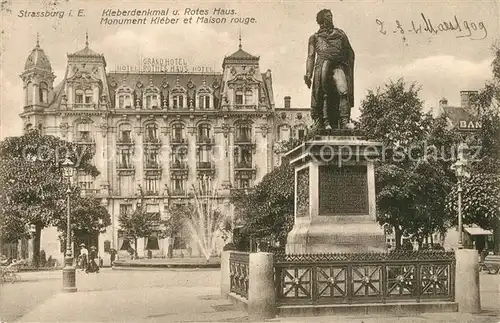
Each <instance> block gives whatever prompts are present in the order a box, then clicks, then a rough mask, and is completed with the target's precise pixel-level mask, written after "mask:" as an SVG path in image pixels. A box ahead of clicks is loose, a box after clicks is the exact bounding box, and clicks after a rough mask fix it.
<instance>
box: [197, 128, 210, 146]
mask: <svg viewBox="0 0 500 323" xmlns="http://www.w3.org/2000/svg"><path fill="white" fill-rule="evenodd" d="M211 130H212V127H211V126H210V125H209V124H208V123H202V124H200V125H199V126H198V140H199V141H200V142H205V141H209V140H210V135H211Z"/></svg>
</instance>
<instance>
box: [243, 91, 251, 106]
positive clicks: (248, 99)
mask: <svg viewBox="0 0 500 323" xmlns="http://www.w3.org/2000/svg"><path fill="white" fill-rule="evenodd" d="M244 104H253V92H252V90H246V91H245V103H244Z"/></svg>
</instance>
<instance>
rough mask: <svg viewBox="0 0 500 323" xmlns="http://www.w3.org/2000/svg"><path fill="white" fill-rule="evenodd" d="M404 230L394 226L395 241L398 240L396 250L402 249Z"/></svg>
mask: <svg viewBox="0 0 500 323" xmlns="http://www.w3.org/2000/svg"><path fill="white" fill-rule="evenodd" d="M402 233H403V232H402V230H401V229H400V228H399V227H397V226H394V239H395V240H396V250H400V249H401V235H402Z"/></svg>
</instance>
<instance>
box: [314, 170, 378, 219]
mask: <svg viewBox="0 0 500 323" xmlns="http://www.w3.org/2000/svg"><path fill="white" fill-rule="evenodd" d="M368 212H369V210H368V182H367V171H366V166H364V165H357V166H348V165H343V166H342V167H338V166H337V165H323V166H320V167H319V215H366V214H368Z"/></svg>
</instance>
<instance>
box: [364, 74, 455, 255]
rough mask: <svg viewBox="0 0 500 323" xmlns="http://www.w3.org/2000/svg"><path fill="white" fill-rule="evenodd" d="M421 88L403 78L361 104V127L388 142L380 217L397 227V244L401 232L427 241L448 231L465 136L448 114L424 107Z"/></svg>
mask: <svg viewBox="0 0 500 323" xmlns="http://www.w3.org/2000/svg"><path fill="white" fill-rule="evenodd" d="M419 91H420V88H419V87H417V85H416V84H410V85H409V86H407V84H406V83H405V82H404V80H403V79H399V80H398V81H396V82H393V81H390V82H389V83H388V84H386V85H385V87H384V88H383V89H381V88H377V89H376V90H375V91H369V92H368V95H367V96H366V98H365V99H364V100H363V102H362V105H361V117H360V122H359V128H360V129H362V130H363V131H364V132H365V134H366V135H367V137H368V138H369V139H373V140H378V141H381V142H383V144H384V153H383V156H382V159H381V160H379V161H378V162H377V163H376V175H375V186H376V191H377V220H378V222H379V223H380V224H381V225H384V224H386V223H387V224H389V225H391V226H392V227H393V228H394V232H395V235H396V248H400V247H401V245H400V244H401V236H402V235H411V236H413V237H414V238H416V239H417V241H418V242H419V244H422V242H423V239H425V238H426V237H427V236H429V235H431V234H432V233H434V232H436V231H439V232H444V231H445V230H446V224H447V223H448V222H449V221H448V219H447V218H446V217H445V216H444V215H445V212H444V210H445V205H446V202H445V201H446V196H447V195H448V192H449V191H450V189H451V186H452V184H453V174H452V172H451V170H450V166H451V156H452V155H453V151H452V149H453V147H454V145H455V143H456V142H457V141H458V139H459V136H458V135H457V134H456V133H455V132H454V131H453V130H452V129H448V127H447V125H446V120H445V119H444V118H438V119H433V118H432V116H431V115H430V114H428V113H424V112H423V102H422V101H421V100H420V99H419V97H418V94H419Z"/></svg>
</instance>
